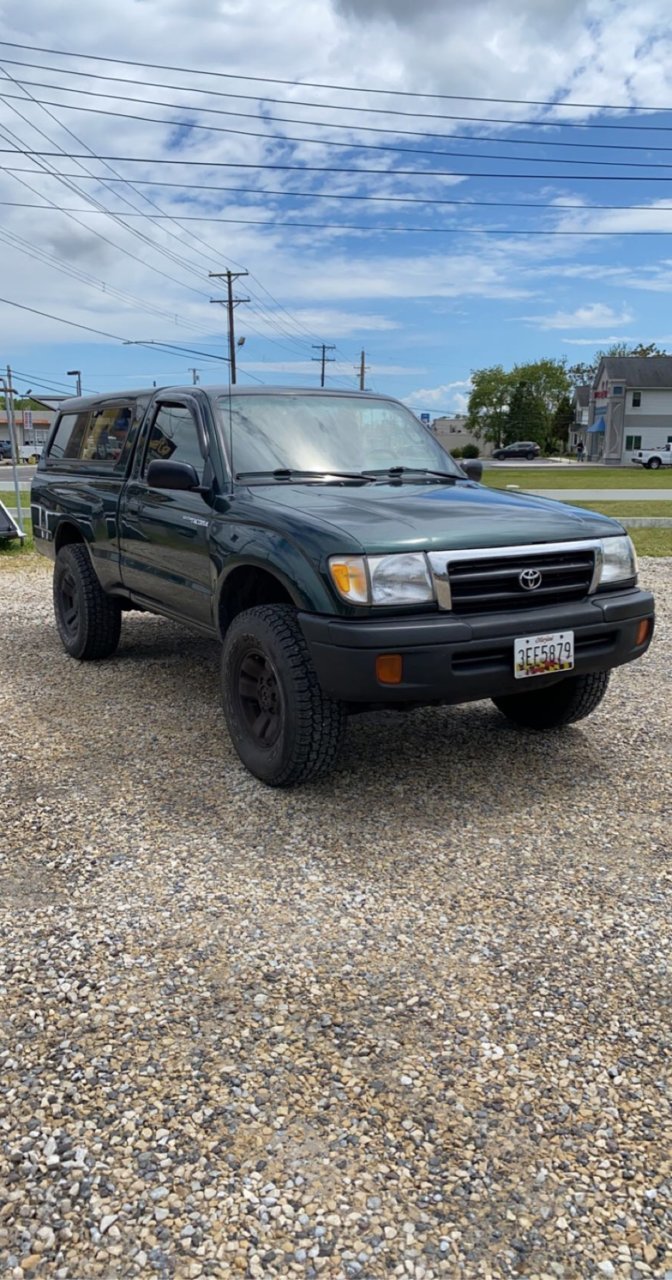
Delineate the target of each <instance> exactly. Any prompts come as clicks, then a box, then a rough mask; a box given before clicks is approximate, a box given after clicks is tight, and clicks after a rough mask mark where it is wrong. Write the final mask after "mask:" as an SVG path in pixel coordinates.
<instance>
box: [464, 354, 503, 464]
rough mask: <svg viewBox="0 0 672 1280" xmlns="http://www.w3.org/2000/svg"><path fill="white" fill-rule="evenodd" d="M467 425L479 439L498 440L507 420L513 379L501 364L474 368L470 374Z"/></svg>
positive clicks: (498, 442)
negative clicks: (470, 384) (470, 386)
mask: <svg viewBox="0 0 672 1280" xmlns="http://www.w3.org/2000/svg"><path fill="white" fill-rule="evenodd" d="M471 382H472V391H471V395H470V396H469V406H468V425H469V430H470V431H473V433H474V435H475V436H478V438H479V439H480V440H490V441H491V442H492V443H493V444H496V445H500V444H502V442H503V440H504V437H505V433H506V429H507V423H508V416H509V399H510V396H511V391H512V386H513V379H512V377H511V374H510V373H505V371H504V369H503V367H502V365H501V364H495V365H492V366H491V367H490V368H488V369H475V370H474V371H473V373H472V375H471Z"/></svg>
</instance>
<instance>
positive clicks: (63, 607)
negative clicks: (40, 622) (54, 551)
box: [54, 543, 121, 661]
mask: <svg viewBox="0 0 672 1280" xmlns="http://www.w3.org/2000/svg"><path fill="white" fill-rule="evenodd" d="M54 613H55V615H56V626H57V627H58V634H59V635H60V637H61V640H62V642H63V647H64V649H65V650H66V652H67V653H69V654H70V656H71V658H81V659H82V660H84V661H87V660H90V659H93V658H109V657H110V655H111V654H113V653H114V651H115V649H116V647H117V645H118V644H119V636H120V634H121V605H120V603H119V601H118V600H115V599H114V598H113V597H112V596H108V595H106V594H105V592H104V591H103V589H102V587H101V585H100V583H99V581H98V579H97V577H96V575H95V573H94V571H93V566H92V564H91V560H90V559H89V553H88V551H87V549H86V547H84V546H82V545H81V543H75V544H70V545H68V546H66V547H61V550H60V551H59V553H58V555H57V556H56V563H55V565H54Z"/></svg>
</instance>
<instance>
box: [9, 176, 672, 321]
mask: <svg viewBox="0 0 672 1280" xmlns="http://www.w3.org/2000/svg"><path fill="white" fill-rule="evenodd" d="M663 181H664V182H672V177H670V178H664V179H663ZM0 207H9V208H14V209H40V210H42V212H44V213H88V212H90V211H89V210H87V209H71V210H68V209H64V208H61V207H60V206H55V205H41V204H29V203H26V202H24V201H16V200H0ZM556 207H557V209H558V211H559V212H560V213H561V212H562V210H563V208H564V207H565V206H564V205H558V206H556ZM580 207H581V208H582V209H583V210H584V211H585V212H586V213H591V212H592V211H593V210H592V206H590V205H582V206H580ZM670 212H672V209H671V210H670ZM118 216H119V217H122V218H160V217H166V218H169V217H170V216H171V215H170V214H163V215H162V214H149V213H121V214H119V215H118ZM185 221H186V222H216V223H226V224H234V225H235V226H243V227H267V228H269V229H270V230H274V229H275V228H276V227H298V228H302V229H306V228H310V229H313V230H321V231H370V232H375V233H376V234H377V235H381V234H382V235H390V234H394V233H402V232H403V233H407V232H414V233H416V232H417V233H424V234H428V235H455V236H462V235H477V236H487V235H501V236H665V235H670V234H671V233H672V223H671V225H670V229H669V230H656V231H627V230H623V231H618V230H616V231H591V230H589V229H584V228H577V229H571V228H570V229H567V230H565V229H563V228H561V227H551V228H541V229H540V230H539V229H537V228H526V227H409V226H403V227H382V226H379V225H376V224H373V223H366V222H354V223H353V222H296V221H283V222H279V221H278V219H277V218H274V219H273V221H272V222H271V221H269V220H268V219H267V218H222V217H219V216H215V215H210V214H187V215H186V216H185ZM215 274H216V273H215ZM224 274H225V273H224ZM318 345H321V344H318Z"/></svg>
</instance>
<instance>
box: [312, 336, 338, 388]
mask: <svg viewBox="0 0 672 1280" xmlns="http://www.w3.org/2000/svg"><path fill="white" fill-rule="evenodd" d="M313 348H314V350H315V351H320V352H321V353H322V354H321V355H319V356H311V359H312V360H315V361H316V362H318V363H319V365H320V386H321V387H323V386H324V379H325V375H326V371H327V364H333V363H334V360H335V356H328V355H327V351H335V350H336V347H335V346H334V345H333V343H332V344H331V345H329V344H328V343H326V342H314V343H313Z"/></svg>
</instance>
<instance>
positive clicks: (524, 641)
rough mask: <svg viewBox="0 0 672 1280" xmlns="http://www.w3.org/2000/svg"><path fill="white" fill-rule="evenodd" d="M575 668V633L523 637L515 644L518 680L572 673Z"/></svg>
mask: <svg viewBox="0 0 672 1280" xmlns="http://www.w3.org/2000/svg"><path fill="white" fill-rule="evenodd" d="M573 666H574V632H573V631H554V632H551V633H550V634H549V635H545V636H521V637H520V639H519V640H514V642H513V669H514V674H515V677H516V680H526V679H527V678H528V676H548V675H552V673H553V672H554V671H571V670H572V668H573Z"/></svg>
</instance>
